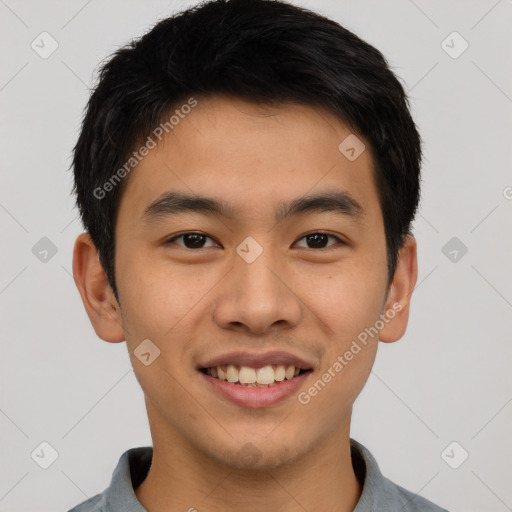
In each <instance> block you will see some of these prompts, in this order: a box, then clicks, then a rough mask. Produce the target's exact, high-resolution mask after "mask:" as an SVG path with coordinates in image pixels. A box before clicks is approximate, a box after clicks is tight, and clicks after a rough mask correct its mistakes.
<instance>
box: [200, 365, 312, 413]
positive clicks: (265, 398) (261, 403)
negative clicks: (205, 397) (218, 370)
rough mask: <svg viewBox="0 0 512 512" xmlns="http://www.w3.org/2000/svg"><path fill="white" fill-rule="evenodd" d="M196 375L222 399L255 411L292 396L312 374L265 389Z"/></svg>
mask: <svg viewBox="0 0 512 512" xmlns="http://www.w3.org/2000/svg"><path fill="white" fill-rule="evenodd" d="M217 366H219V365H217ZM220 366H221V365H220ZM198 373H199V375H201V377H202V378H204V379H205V380H206V383H207V384H208V385H210V386H211V388H212V389H213V391H214V392H216V393H219V394H220V395H221V396H222V397H224V398H227V399H228V400H229V401H231V402H232V403H234V404H236V405H239V406H241V407H249V408H253V409H255V408H259V407H269V406H271V405H275V404H278V403H279V402H282V401H284V400H285V399H287V398H289V397H290V396H292V395H294V394H295V393H296V392H297V391H298V389H299V388H300V387H301V386H302V385H303V384H304V381H305V380H306V379H307V378H309V376H310V375H311V374H312V373H313V372H312V371H308V372H305V373H301V374H300V375H297V377H293V378H292V379H290V380H284V381H282V382H279V383H277V384H276V385H275V386H269V387H266V388H260V387H257V386H254V387H248V386H242V385H240V384H232V383H231V382H228V381H226V380H220V379H217V378H215V377H211V376H210V375H207V374H205V373H202V372H201V371H198Z"/></svg>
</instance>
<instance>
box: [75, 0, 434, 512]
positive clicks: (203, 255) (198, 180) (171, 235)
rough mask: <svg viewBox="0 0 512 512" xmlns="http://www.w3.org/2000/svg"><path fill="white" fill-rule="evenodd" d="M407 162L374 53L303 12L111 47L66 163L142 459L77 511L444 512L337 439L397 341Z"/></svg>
mask: <svg viewBox="0 0 512 512" xmlns="http://www.w3.org/2000/svg"><path fill="white" fill-rule="evenodd" d="M420 163H421V148H420V137H419V134H418V132H417V129H416V127H415V124H414V122H413V120H412V119H411V116H410V113H409V110H408V106H407V99H406V97H405V94H404V90H403V88H402V86H401V85H400V83H399V81H398V80H397V78H396V77H395V76H394V75H393V73H392V72H391V71H390V70H389V68H388V66H387V63H386V61H385V59H384V57H383V56H382V55H381V54H380V52H378V51H377V50H376V49H375V48H373V47H371V46H370V45H368V44H367V43H365V42H364V41H362V40H360V39H359V38H358V37H357V36H355V35H354V34H352V33H351V32H349V31H347V30H346V29H344V28H342V27H341V26H340V25H338V24H337V23H335V22H333V21H331V20H328V19H326V18H323V17H321V16H319V15H317V14H315V13H312V12H310V11H307V10H303V9H300V8H298V7H295V6H293V5H290V4H287V3H283V2H279V1H269V0H231V1H226V0H216V1H212V2H208V3H204V4H201V5H199V6H197V7H195V8H192V9H189V10H187V11H185V12H183V13H181V14H179V15H176V16H173V17H171V18H168V19H165V20H163V21H161V22H160V23H158V24H157V25H156V26H155V27H154V28H153V29H152V30H151V31H150V32H148V33H147V34H146V35H145V36H143V37H142V38H141V39H140V40H138V41H136V42H133V43H132V44H131V45H129V46H127V47H125V48H123V49H121V50H119V51H117V52H116V54H115V55H114V56H113V57H112V58H111V59H110V60H109V61H108V62H107V63H106V64H105V65H104V67H103V69H102V71H101V74H100V80H99V83H98V85H97V87H96V89H95V90H94V92H93V94H92V96H91V98H90V101H89V104H88V107H87V111H86V115H85V117H84V121H83V126H82V130H81V133H80V137H79V139H78V142H77V144H76V147H75V150H74V161H73V166H74V173H75V191H76V194H77V203H78V206H79V209H80V212H81V215H82V219H83V222H84V226H85V228H86V230H87V233H84V234H82V235H80V236H79V237H78V239H77V241H76V244H75V249H74V261H73V272H74V276H75V280H76V283H77V286H78V289H79V291H80V294H81V297H82V300H83V302H84V305H85V308H86V310H87V313H88V315H89V318H90V320H91V323H92V325H93V327H94V329H95V331H96V334H97V335H98V336H99V337H100V338H102V339H103V340H105V341H109V342H112V343H118V342H122V341H126V343H127V347H128V350H129V354H130V358H131V361H132V365H133V369H134V372H135V375H136V377H137V379H138V381H139V383H140V385H141V387H142V389H143V391H144V395H145V401H146V407H147V413H148V418H149V423H150V428H151V435H152V439H153V447H152V448H151V447H141V448H134V449H131V450H128V451H127V452H125V453H124V454H123V455H122V457H121V459H120V461H119V464H118V466H117V468H116V470H115V472H114V474H113V477H112V481H111V484H110V486H109V487H108V488H107V489H106V490H105V491H104V492H103V493H101V494H98V495H97V496H94V497H93V498H91V499H89V500H87V501H86V502H84V503H82V504H81V505H78V506H77V507H75V508H74V509H73V512H85V511H93V510H94V511H110V512H114V511H122V512H128V511H132V512H139V511H144V510H147V511H149V512H160V511H168V512H175V511H187V510H188V511H194V510H197V511H209V512H217V511H223V512H226V511H244V512H247V511H248V512H251V511H261V510H278V511H282V512H292V511H293V512H294V511H304V510H307V511H322V512H323V511H333V512H334V511H336V512H349V511H354V510H355V511H357V512H364V511H379V512H385V511H399V510H400V511H439V510H442V509H440V508H439V507H437V506H436V505H434V504H432V503H430V502H428V501H427V500H425V499H423V498H421V497H419V496H417V495H415V494H413V493H411V492H408V491H406V490H405V489H403V488H401V487H399V486H398V485H396V484H394V483H393V482H391V481H389V480H387V479H386V478H385V477H383V475H382V474H381V473H380V471H379V468H378V466H377V463H376V461H375V460H374V458H373V457H372V455H371V454H370V453H369V451H368V450H367V449H366V448H364V447H363V446H362V445H360V444H359V443H357V442H356V441H355V440H352V439H351V438H350V420H351V411H352V405H353V403H354V401H355V399H356V397H357V396H358V394H359V393H360V391H361V389H362V388H363V386H364V384H365V382H366V380H367V378H368V376H369V373H370V371H371V367H372V364H373V362H374V359H375V355H376V351H377V345H378V342H379V340H380V341H382V342H384V343H388V342H393V341H396V340H398V339H400V338H401V337H402V335H403V334H404V332H405V329H406V326H407V320H408V315H409V303H410V298H411V293H412V290H413V288H414V285H415V283H416V277H417V261H416V242H415V240H414V238H413V237H412V235H411V234H410V225H411V221H412V220H413V217H414V213H415V211H416V208H417V204H418V198H419V174H420Z"/></svg>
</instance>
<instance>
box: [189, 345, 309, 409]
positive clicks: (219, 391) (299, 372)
mask: <svg viewBox="0 0 512 512" xmlns="http://www.w3.org/2000/svg"><path fill="white" fill-rule="evenodd" d="M196 369H197V370H198V373H199V374H200V375H201V376H202V378H203V379H204V382H205V384H207V385H208V386H209V389H210V390H211V391H213V393H215V394H216V395H218V396H220V397H222V398H223V399H226V400H228V401H230V402H231V403H234V404H236V405H237V406H241V407H245V408H247V407H249V408H257V407H271V406H277V405H278V404H280V403H281V402H284V401H285V400H287V399H289V398H290V397H292V396H293V395H294V394H295V393H297V392H298V391H299V389H300V388H302V387H303V386H304V385H305V384H306V381H307V380H308V379H309V377H310V374H312V373H313V371H314V366H313V364H311V363H308V362H306V361H304V360H303V359H301V358H299V357H296V356H294V355H292V354H289V353H287V352H279V351H271V352H266V353H264V354H263V353H260V354H255V353H251V352H232V353H230V354H224V355H222V356H219V357H215V358H213V359H210V360H208V361H204V362H203V363H202V364H200V365H199V366H198V367H197V368H196Z"/></svg>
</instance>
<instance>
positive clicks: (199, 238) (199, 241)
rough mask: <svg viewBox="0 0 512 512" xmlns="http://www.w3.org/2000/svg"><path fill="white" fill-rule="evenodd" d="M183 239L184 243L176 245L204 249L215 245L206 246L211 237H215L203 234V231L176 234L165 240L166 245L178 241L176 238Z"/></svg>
mask: <svg viewBox="0 0 512 512" xmlns="http://www.w3.org/2000/svg"><path fill="white" fill-rule="evenodd" d="M179 239H182V241H183V243H177V244H176V245H180V246H182V247H185V249H204V248H205V247H213V246H205V242H206V241H207V240H208V239H209V240H212V241H213V239H212V238H211V237H209V236H207V235H203V234H202V233H182V234H181V235H177V236H174V237H172V238H170V239H169V240H167V241H166V242H165V244H166V245H168V244H172V243H176V240H179Z"/></svg>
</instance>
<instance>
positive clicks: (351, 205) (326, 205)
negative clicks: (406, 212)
mask: <svg viewBox="0 0 512 512" xmlns="http://www.w3.org/2000/svg"><path fill="white" fill-rule="evenodd" d="M184 212H192V213H201V214H204V215H210V216H217V217H224V218H226V219H233V218H235V217H236V215H237V213H239V210H238V209H236V208H234V207H233V206H232V205H230V204H229V203H227V202H225V201H224V200H222V199H219V198H215V197H205V196H199V195H195V194H184V193H181V192H165V193H164V194H162V195H161V196H160V197H158V198H157V199H156V200H155V201H153V202H152V203H151V204H150V205H148V206H147V207H146V208H145V210H144V212H143V213H142V216H141V220H142V221H144V222H150V221H157V220H161V219H164V218H167V217H170V216H175V215H179V214H180V213H184ZM324 212H334V213H337V214H340V215H344V216H347V217H351V218H352V219H354V220H357V219H359V218H360V217H363V216H364V215H365V211H364V208H363V207H362V206H361V204H360V203H358V202H357V201H356V200H355V199H354V198H353V197H352V196H351V195H350V194H349V193H348V192H344V191H335V190H334V191H327V192H323V193H318V194H314V195H306V196H302V197H298V198H296V199H293V200H291V201H287V202H280V203H278V204H277V205H276V210H275V221H276V223H278V222H281V221H283V220H285V219H287V218H289V217H293V216H297V215H304V214H306V213H324Z"/></svg>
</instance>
